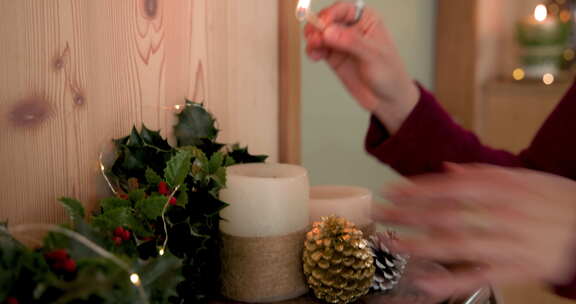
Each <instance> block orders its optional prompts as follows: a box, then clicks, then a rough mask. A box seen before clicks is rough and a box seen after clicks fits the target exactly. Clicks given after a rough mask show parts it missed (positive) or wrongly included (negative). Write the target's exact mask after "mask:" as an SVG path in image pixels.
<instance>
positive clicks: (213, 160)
mask: <svg viewBox="0 0 576 304" xmlns="http://www.w3.org/2000/svg"><path fill="white" fill-rule="evenodd" d="M223 163H224V153H222V152H216V153H214V154H212V157H210V162H209V172H210V173H211V174H213V173H215V172H216V171H217V170H218V169H220V168H221V167H222V164H223Z"/></svg>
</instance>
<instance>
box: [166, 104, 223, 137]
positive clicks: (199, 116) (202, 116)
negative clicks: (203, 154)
mask: <svg viewBox="0 0 576 304" xmlns="http://www.w3.org/2000/svg"><path fill="white" fill-rule="evenodd" d="M177 117H178V123H177V124H176V125H175V126H174V135H175V136H176V139H177V141H178V146H179V147H182V146H188V145H190V146H196V145H201V144H202V139H208V140H210V141H213V140H214V139H216V136H218V129H216V127H215V124H216V120H215V119H214V117H213V116H212V114H210V113H209V112H208V111H206V109H205V108H204V106H203V105H202V104H199V103H195V102H192V101H189V100H187V101H186V107H185V108H184V110H183V111H182V112H180V113H179V114H177Z"/></svg>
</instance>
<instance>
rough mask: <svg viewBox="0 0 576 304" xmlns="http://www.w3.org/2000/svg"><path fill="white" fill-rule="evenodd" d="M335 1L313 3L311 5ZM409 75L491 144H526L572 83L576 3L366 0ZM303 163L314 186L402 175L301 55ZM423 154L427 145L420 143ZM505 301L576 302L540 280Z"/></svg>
mask: <svg viewBox="0 0 576 304" xmlns="http://www.w3.org/2000/svg"><path fill="white" fill-rule="evenodd" d="M331 2H332V1H328V0H318V1H315V6H316V10H319V9H321V7H323V6H326V5H329V4H330V3H331ZM367 2H368V4H369V5H370V6H372V7H374V8H376V9H377V10H378V11H379V12H380V14H381V16H382V17H383V18H384V21H385V23H386V25H387V26H388V28H389V29H390V31H391V32H392V35H393V36H394V39H395V41H396V44H397V47H398V49H399V51H400V53H401V55H402V57H403V58H404V61H405V64H406V66H407V68H408V70H409V72H410V73H411V75H412V76H413V77H414V79H415V80H417V81H419V82H420V83H421V84H423V85H424V86H425V87H427V88H428V89H430V90H431V91H433V92H434V93H435V94H436V96H437V97H438V99H439V101H440V102H441V103H442V104H443V105H444V106H445V108H446V109H447V110H448V111H449V112H450V114H452V116H453V117H454V119H456V121H458V122H459V123H460V124H461V125H463V126H464V127H465V128H467V129H469V130H472V131H474V132H476V133H477V134H478V135H479V136H480V138H481V140H482V141H483V142H484V143H486V144H488V145H491V146H493V147H496V148H500V149H506V150H509V151H512V152H519V151H521V150H522V149H523V148H525V147H527V146H528V145H529V143H530V141H531V139H532V137H533V136H534V135H535V133H536V131H537V130H538V128H539V126H540V125H541V124H542V123H543V122H544V120H545V118H546V117H547V116H548V115H549V114H550V112H551V111H552V109H553V108H554V107H555V106H556V104H557V103H558V101H559V100H560V98H561V97H562V95H563V94H564V92H565V91H566V90H567V88H568V87H569V86H570V84H571V83H572V79H573V75H574V65H573V62H574V58H575V53H574V46H575V42H576V40H575V39H574V37H575V34H574V33H575V31H574V21H573V20H574V16H575V15H574V12H575V6H574V4H575V1H570V0H551V1H546V0H541V1H534V0H505V1H502V0H465V1H462V0H438V1H435V0H434V1H433V0H404V1H382V0H372V1H370V0H368V1H367ZM302 56H303V57H302V58H303V59H302V68H303V73H302V82H303V87H302V107H303V114H302V115H303V116H302V117H303V121H302V129H303V130H302V131H303V132H302V134H303V143H302V147H303V163H304V165H305V166H306V167H307V168H309V169H310V174H311V177H312V183H313V184H347V185H358V186H363V187H368V188H370V189H372V190H373V191H374V193H375V194H376V197H377V200H380V201H382V199H381V198H379V197H378V194H379V193H380V192H381V190H382V188H383V186H385V185H388V184H390V183H391V182H394V181H397V180H398V179H399V178H400V177H399V176H398V175H397V174H396V173H395V172H393V171H392V170H391V169H390V168H388V167H387V166H385V165H382V164H379V163H378V162H377V161H376V160H375V159H373V158H371V157H370V156H368V155H367V154H366V152H365V151H364V147H363V140H364V135H365V132H366V130H367V126H368V119H369V115H368V114H367V113H365V112H364V111H363V110H361V109H360V108H359V107H358V106H357V105H356V103H355V102H354V100H352V99H351V97H350V96H349V95H348V94H347V92H346V91H345V89H344V88H343V87H342V86H341V85H340V84H339V82H338V80H337V79H336V77H335V76H334V75H333V74H332V73H331V72H330V70H329V68H328V67H327V66H326V65H325V64H323V63H314V62H312V61H310V60H308V59H307V58H306V56H305V54H304V53H302ZM423 153H425V151H423ZM500 293H501V295H502V298H503V299H504V301H503V302H504V303H534V304H536V303H538V304H543V303H550V304H559V303H572V302H570V301H567V300H563V299H559V298H557V297H555V296H553V295H551V294H549V293H548V292H547V291H546V289H545V288H544V287H542V286H536V285H528V286H517V287H507V288H503V289H501V290H500Z"/></svg>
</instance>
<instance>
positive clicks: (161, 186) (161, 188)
mask: <svg viewBox="0 0 576 304" xmlns="http://www.w3.org/2000/svg"><path fill="white" fill-rule="evenodd" d="M158 193H160V194H162V195H168V194H170V188H169V187H168V184H167V183H166V182H159V183H158Z"/></svg>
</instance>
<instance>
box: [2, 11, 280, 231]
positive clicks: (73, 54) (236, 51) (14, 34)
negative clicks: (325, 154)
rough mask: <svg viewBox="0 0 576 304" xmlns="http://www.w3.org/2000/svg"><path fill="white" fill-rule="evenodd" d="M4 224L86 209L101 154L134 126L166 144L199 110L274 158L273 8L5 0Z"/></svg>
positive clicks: (232, 137)
mask: <svg viewBox="0 0 576 304" xmlns="http://www.w3.org/2000/svg"><path fill="white" fill-rule="evenodd" d="M0 14H1V18H0V39H1V41H2V42H1V43H0V117H1V119H0V168H1V169H2V174H0V184H1V185H2V186H1V190H2V191H0V220H3V219H6V218H8V219H9V220H10V222H11V223H21V222H25V221H26V222H30V221H37V222H58V221H60V220H62V218H63V210H62V209H61V208H59V207H57V205H56V203H55V200H56V198H57V197H59V196H73V197H77V198H79V199H81V200H83V201H85V202H90V204H93V203H94V202H95V200H96V198H97V197H99V196H100V195H101V194H102V189H104V188H103V181H102V178H101V176H100V175H99V173H98V166H97V156H98V154H99V152H100V151H101V150H102V149H104V148H105V147H106V145H107V143H109V139H111V138H112V137H118V136H122V135H124V134H126V133H127V132H129V130H130V128H131V126H132V125H133V124H136V125H140V124H141V123H145V124H146V125H147V126H148V127H150V128H154V129H158V128H162V130H163V131H164V132H165V133H164V135H170V132H171V126H172V124H173V112H172V110H171V109H173V106H174V105H177V104H182V103H183V101H184V98H190V99H193V100H195V101H203V102H205V103H206V104H207V106H208V108H209V109H210V110H212V111H213V112H214V113H215V115H216V117H217V118H218V120H219V127H220V128H221V129H222V133H221V138H220V139H221V140H222V141H226V142H233V141H240V142H241V143H243V144H247V145H249V146H250V148H251V151H253V152H256V153H266V154H269V155H271V159H272V160H273V161H274V160H277V159H278V154H279V153H278V141H279V139H278V134H279V132H278V116H279V114H278V113H279V108H278V107H279V105H278V102H279V96H278V91H279V70H278V59H279V58H278V56H279V55H278V54H279V47H278V45H279V41H278V37H279V34H278V2H277V1H270V0H242V1H236V0H218V1H213V0H190V1H168V0H133V1H116V0H98V1H77V0H59V1H48V0H18V1H0Z"/></svg>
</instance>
